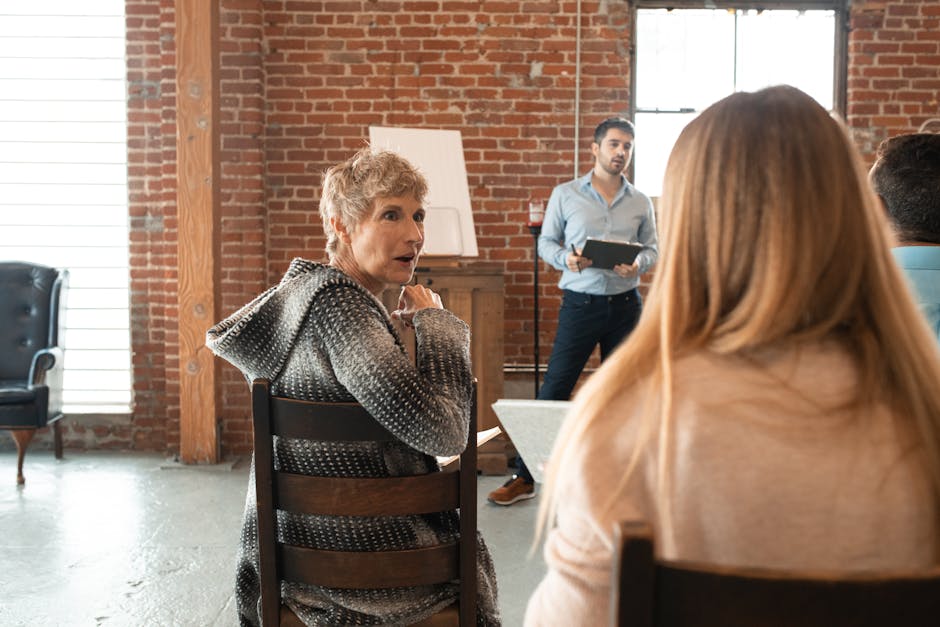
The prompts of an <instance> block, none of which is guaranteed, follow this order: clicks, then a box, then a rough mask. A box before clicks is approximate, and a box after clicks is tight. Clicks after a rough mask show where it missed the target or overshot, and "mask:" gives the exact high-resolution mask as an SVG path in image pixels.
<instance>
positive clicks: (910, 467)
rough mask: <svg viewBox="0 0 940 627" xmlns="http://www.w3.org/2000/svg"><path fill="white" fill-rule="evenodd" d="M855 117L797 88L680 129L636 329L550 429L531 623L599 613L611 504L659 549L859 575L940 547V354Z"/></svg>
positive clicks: (572, 620)
mask: <svg viewBox="0 0 940 627" xmlns="http://www.w3.org/2000/svg"><path fill="white" fill-rule="evenodd" d="M877 202H878V201H877V198H876V197H875V196H874V194H873V193H872V192H871V191H870V189H869V187H868V183H867V179H866V173H865V169H864V167H863V164H862V161H861V158H860V156H859V154H858V152H857V150H856V149H855V147H854V146H853V144H852V142H851V140H850V138H849V136H848V134H847V133H846V130H845V128H844V127H843V126H842V124H840V123H839V122H838V121H836V120H835V119H833V118H832V117H831V116H830V115H829V114H828V112H826V111H825V109H823V108H822V107H821V106H819V105H818V104H817V103H816V102H815V101H813V100H812V99H811V98H810V97H809V96H807V95H806V94H804V93H803V92H801V91H799V90H797V89H795V88H792V87H785V86H781V87H772V88H768V89H764V90H761V91H758V92H755V93H737V94H734V95H732V96H729V97H727V98H725V99H723V100H721V101H719V102H717V103H715V104H714V105H712V106H711V107H709V108H708V109H706V110H705V111H704V112H703V113H702V114H701V115H700V116H699V117H698V118H696V119H695V120H694V121H693V122H692V123H690V124H689V125H688V127H686V129H685V130H684V131H683V132H682V134H681V136H680V137H679V140H678V141H677V142H676V145H675V147H674V149H673V151H672V154H671V156H670V158H669V163H668V166H667V170H666V176H665V181H664V192H663V197H662V203H661V209H660V223H661V231H662V238H661V250H662V255H661V258H660V262H659V266H658V269H657V271H656V276H655V278H654V280H653V285H652V287H651V290H650V294H649V297H648V299H647V307H646V311H645V312H644V314H643V317H642V318H641V320H640V322H639V325H638V326H637V328H636V330H635V331H634V332H633V334H632V335H631V336H630V338H629V340H628V341H627V342H626V343H625V344H624V345H623V346H621V347H620V348H619V349H618V350H617V352H616V353H615V354H614V355H613V356H612V357H611V358H610V359H609V360H608V361H607V363H605V365H604V366H603V367H602V368H601V369H600V370H599V371H598V372H597V373H596V374H594V375H593V376H592V377H591V378H590V380H588V382H587V383H586V385H585V386H584V388H583V389H582V390H581V391H580V392H579V393H578V395H577V397H576V398H575V405H574V407H573V409H572V411H571V414H570V415H569V418H568V419H567V421H566V423H565V425H564V427H563V428H562V432H561V433H560V434H559V436H558V439H557V441H556V445H555V450H554V452H553V454H552V457H551V459H552V462H551V464H550V466H549V468H548V469H547V481H546V490H545V495H546V498H545V499H544V500H543V502H542V504H541V508H540V512H539V514H540V517H539V527H538V530H537V533H538V534H539V535H541V534H542V533H543V532H544V533H547V537H546V543H545V559H546V562H547V564H548V573H547V575H546V577H545V579H544V580H543V581H542V582H541V584H540V585H539V587H538V589H537V590H536V592H535V594H534V595H533V597H532V598H531V599H530V601H529V606H528V609H527V613H526V625H601V624H605V623H606V620H607V613H608V608H609V603H610V582H609V579H610V568H611V556H612V548H613V547H612V530H613V525H614V523H615V521H618V520H624V519H642V520H645V521H647V522H648V523H650V524H651V525H652V527H653V530H654V533H655V538H656V550H657V554H658V556H659V557H662V558H667V559H682V560H690V561H697V562H703V563H711V564H723V565H734V566H745V567H767V568H800V569H825V570H838V571H864V570H871V569H891V568H898V569H901V568H905V569H906V568H919V567H928V566H932V565H935V564H937V563H938V558H940V542H938V535H940V514H938V510H940V508H938V504H940V385H938V381H940V354H938V350H937V346H936V341H935V339H934V338H933V336H932V335H931V334H930V331H929V329H928V327H927V325H926V323H925V322H924V320H923V319H922V318H921V315H920V313H919V312H918V310H917V308H916V306H915V304H914V302H913V299H912V297H911V295H910V293H909V292H908V289H907V287H906V284H905V281H904V279H903V277H902V275H901V274H900V271H899V270H898V269H897V268H896V267H895V264H894V261H893V259H892V257H891V252H890V246H891V240H890V237H891V236H890V233H889V228H888V227H887V225H886V224H885V221H884V217H883V215H882V212H881V210H880V208H879V206H878V204H877Z"/></svg>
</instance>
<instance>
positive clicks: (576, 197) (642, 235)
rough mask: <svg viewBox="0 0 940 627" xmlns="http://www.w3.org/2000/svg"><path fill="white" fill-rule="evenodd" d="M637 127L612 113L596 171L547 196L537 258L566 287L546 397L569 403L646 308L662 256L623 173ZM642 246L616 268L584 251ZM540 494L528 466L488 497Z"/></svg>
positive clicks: (646, 202)
mask: <svg viewBox="0 0 940 627" xmlns="http://www.w3.org/2000/svg"><path fill="white" fill-rule="evenodd" d="M635 135H636V132H635V130H634V127H633V124H632V123H631V122H630V121H629V120H626V119H624V118H620V117H614V118H608V119H606V120H604V121H603V122H601V123H600V124H599V125H598V126H597V128H596V129H595V130H594V142H593V143H592V144H591V153H592V154H593V155H594V168H593V169H592V170H591V171H590V172H589V173H587V174H585V175H584V176H582V177H580V178H577V179H575V180H573V181H569V182H567V183H563V184H562V185H559V186H557V187H556V188H555V189H554V190H553V191H552V195H551V198H549V200H548V208H547V209H546V212H545V221H544V222H543V224H542V233H541V235H540V236H539V241H538V250H539V256H540V257H541V258H542V259H544V260H545V261H546V262H548V263H549V264H550V265H551V266H552V267H554V268H556V269H558V270H561V271H562V274H561V280H560V281H559V282H558V287H560V288H561V290H562V292H563V299H562V304H561V309H560V311H559V312H558V332H557V334H556V335H555V343H554V345H553V346H552V355H551V357H550V358H549V360H548V369H547V371H546V373H545V379H544V380H543V383H542V387H541V389H540V390H539V394H538V398H539V399H540V400H556V401H557V400H568V398H570V396H571V391H572V390H573V389H574V386H575V384H576V383H577V382H578V377H580V376H581V371H582V370H583V369H584V365H585V364H586V363H587V360H588V359H589V358H590V356H591V353H593V352H594V347H595V346H597V345H598V344H599V345H600V347H601V360H604V359H606V358H607V357H608V356H609V355H610V354H611V353H612V352H613V351H614V349H615V348H616V347H617V345H618V344H620V342H621V341H623V339H624V338H625V337H627V335H628V334H629V333H630V331H632V330H633V327H634V326H636V322H637V320H639V318H640V312H641V311H642V305H643V304H642V301H641V299H640V294H639V292H637V286H638V285H639V283H640V277H641V276H642V275H643V274H644V273H646V272H647V271H648V270H649V269H650V268H651V267H652V266H653V264H654V263H656V258H657V256H658V254H659V252H658V248H657V241H656V218H655V215H654V213H653V204H652V203H651V202H650V199H649V198H648V197H647V196H646V195H645V194H643V193H642V192H640V191H638V190H637V189H636V188H635V187H633V185H631V184H630V182H629V181H627V178H626V176H625V175H624V174H623V172H624V170H625V169H626V168H627V166H628V165H629V164H630V159H631V158H632V157H633V141H634V137H635ZM589 237H590V238H595V239H606V240H618V241H622V242H631V243H639V244H642V245H643V250H642V251H641V252H640V253H639V255H637V258H636V260H635V261H634V262H633V264H631V265H626V264H621V265H617V266H614V268H613V270H602V269H599V268H592V267H591V260H590V259H588V258H587V257H582V256H581V250H582V249H583V247H584V243H585V241H586V240H587V238H589ZM534 496H535V482H534V480H533V479H532V475H531V473H530V472H529V469H528V468H526V466H525V463H524V462H522V461H521V460H520V464H519V472H518V474H516V475H513V477H512V478H511V479H510V480H509V481H507V482H506V484H505V485H503V486H502V487H500V488H497V489H496V490H494V491H492V492H491V493H490V494H489V497H488V498H489V500H490V501H491V502H493V503H496V504H497V505H512V504H513V503H516V502H518V501H521V500H524V499H530V498H533V497H534Z"/></svg>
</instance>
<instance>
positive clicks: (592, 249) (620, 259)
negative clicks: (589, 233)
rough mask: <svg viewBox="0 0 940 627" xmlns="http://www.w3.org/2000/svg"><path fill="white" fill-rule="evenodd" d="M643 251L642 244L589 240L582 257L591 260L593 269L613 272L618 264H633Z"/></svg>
mask: <svg viewBox="0 0 940 627" xmlns="http://www.w3.org/2000/svg"><path fill="white" fill-rule="evenodd" d="M641 250H643V245H642V244H628V243H626V242H615V241H611V240H606V239H591V238H588V240H587V242H585V244H584V249H583V250H582V251H581V256H582V257H587V258H588V259H590V260H591V267H593V268H602V269H605V270H612V269H613V267H614V266H616V265H618V264H622V263H625V264H627V265H630V264H632V263H633V262H634V260H635V259H636V256H637V255H638V254H639V253H640V251H641Z"/></svg>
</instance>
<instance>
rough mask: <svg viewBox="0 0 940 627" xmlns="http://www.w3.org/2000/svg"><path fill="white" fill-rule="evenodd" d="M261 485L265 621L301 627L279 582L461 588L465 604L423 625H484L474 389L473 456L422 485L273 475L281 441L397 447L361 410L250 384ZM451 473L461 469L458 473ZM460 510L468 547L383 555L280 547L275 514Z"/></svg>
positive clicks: (414, 480) (408, 480) (406, 480)
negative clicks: (479, 616) (479, 597)
mask: <svg viewBox="0 0 940 627" xmlns="http://www.w3.org/2000/svg"><path fill="white" fill-rule="evenodd" d="M252 416H253V421H254V445H255V482H256V490H257V499H258V547H259V554H260V569H261V573H260V574H261V606H262V620H263V622H264V624H265V625H295V624H297V625H299V624H300V623H299V620H298V619H297V618H296V616H295V615H294V613H293V612H291V611H290V610H288V609H287V608H286V606H283V607H282V604H281V596H280V592H281V581H282V580H286V581H292V582H297V583H306V584H310V585H316V586H326V587H333V588H352V589H372V588H390V587H398V586H417V585H426V584H436V583H444V582H448V581H454V580H459V582H460V584H459V585H460V592H459V599H458V602H457V603H456V604H454V605H451V606H450V607H448V608H445V609H444V610H442V611H441V612H439V613H438V614H436V615H435V616H433V617H431V618H430V619H428V620H426V621H423V622H421V623H419V625H422V626H425V627H430V626H434V627H437V626H439V625H440V626H443V625H460V626H463V627H467V626H471V625H475V624H476V594H477V574H476V561H477V560H476V557H477V555H476V551H477V547H476V527H477V509H476V508H477V505H476V503H477V473H476V454H477V451H476V388H475V387H474V394H473V407H472V408H471V412H470V430H469V438H468V440H467V448H466V450H464V452H463V453H462V454H461V456H460V460H459V467H457V462H454V463H453V464H451V465H450V466H448V470H447V471H445V472H439V473H432V474H427V475H420V476H416V477H382V478H365V479H363V478H336V477H310V476H306V475H297V474H292V473H287V472H280V471H278V470H275V468H274V452H273V437H272V436H275V435H276V436H280V437H286V438H299V439H307V440H316V441H389V440H397V438H395V436H393V435H392V434H391V433H389V432H388V431H387V430H386V429H385V428H384V427H383V426H382V425H380V424H379V423H378V422H376V421H375V420H374V419H373V418H372V417H371V416H370V415H369V414H368V413H367V412H366V411H365V410H364V409H363V408H362V407H361V406H360V405H358V404H356V403H318V402H311V401H299V400H295V399H288V398H281V397H277V396H271V395H270V387H269V383H268V382H267V381H265V380H256V381H254V382H253V384H252ZM451 466H452V467H453V468H452V469H451ZM451 509H459V510H460V541H459V542H455V543H452V544H449V545H443V546H436V547H430V548H425V549H414V550H407V551H384V552H340V551H322V550H314V549H310V548H305V547H300V546H292V545H288V544H283V543H281V542H279V541H277V536H276V528H275V524H276V522H275V521H276V511H277V510H285V511H291V512H298V513H306V514H326V515H336V516H339V515H342V516H397V515H409V514H423V513H431V512H439V511H444V510H451Z"/></svg>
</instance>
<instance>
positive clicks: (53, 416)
mask: <svg viewBox="0 0 940 627" xmlns="http://www.w3.org/2000/svg"><path fill="white" fill-rule="evenodd" d="M67 287H68V270H59V269H56V268H50V267H48V266H41V265H38V264H33V263H26V262H19V261H7V262H0V429H9V430H10V431H11V434H12V436H13V439H14V440H15V441H16V450H17V461H16V482H17V483H18V484H23V483H25V479H24V478H23V457H24V456H25V455H26V447H28V446H29V443H30V441H31V440H32V439H33V436H34V435H35V434H36V430H37V429H39V428H41V427H45V426H46V425H48V424H50V423H51V424H52V428H53V438H54V443H55V456H56V458H57V459H61V458H62V434H61V432H60V431H59V423H58V420H59V419H60V418H61V417H62V357H63V349H62V346H61V341H60V340H61V338H62V334H61V333H60V331H61V329H62V325H63V323H64V320H65V315H64V307H65V298H66V292H67Z"/></svg>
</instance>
